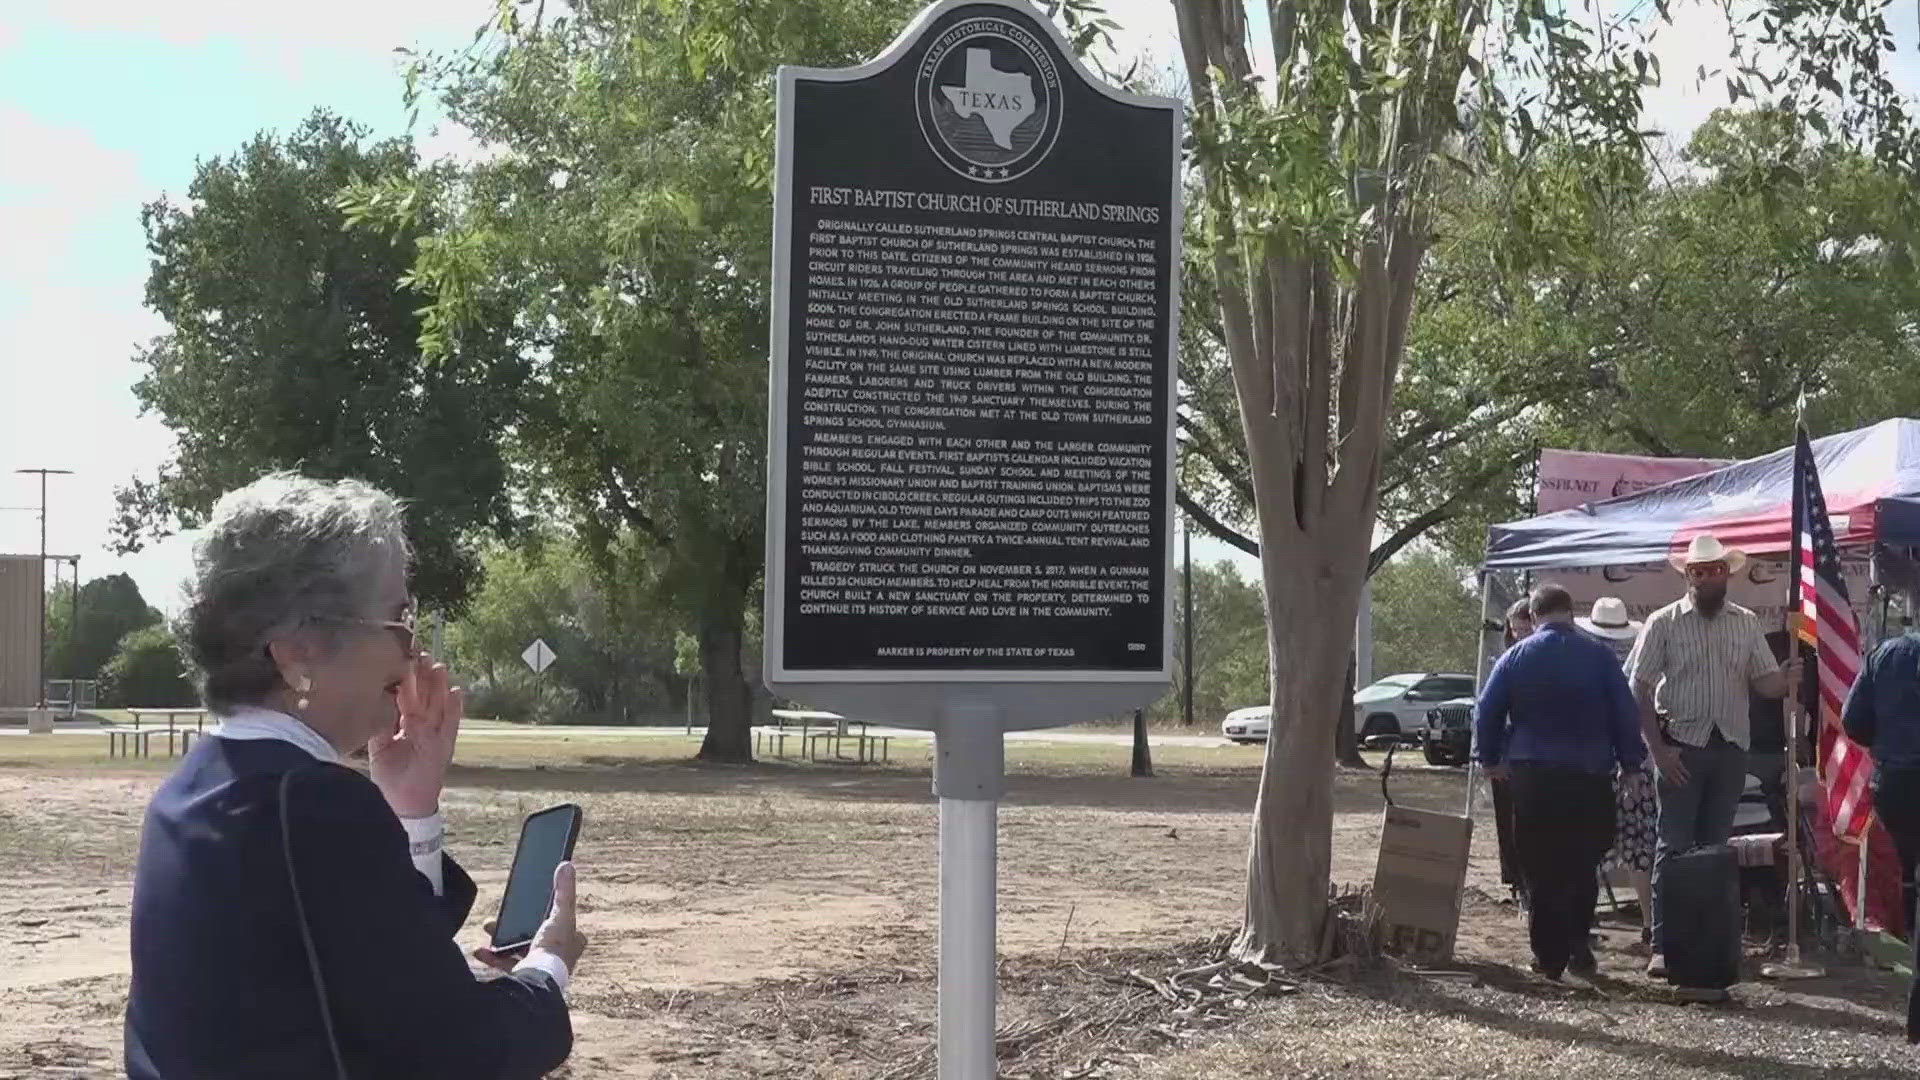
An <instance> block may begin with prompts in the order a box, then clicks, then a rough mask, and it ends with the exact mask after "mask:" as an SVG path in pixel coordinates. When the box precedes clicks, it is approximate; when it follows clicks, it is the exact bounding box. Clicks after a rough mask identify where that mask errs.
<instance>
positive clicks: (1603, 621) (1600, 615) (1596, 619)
mask: <svg viewBox="0 0 1920 1080" xmlns="http://www.w3.org/2000/svg"><path fill="white" fill-rule="evenodd" d="M1573 624H1574V625H1575V626H1578V627H1579V628H1580V629H1582V630H1585V631H1586V632H1587V633H1589V634H1592V635H1593V636H1595V637H1601V638H1606V639H1607V640H1608V641H1632V640H1633V639H1634V638H1637V637H1639V636H1640V628H1641V626H1642V625H1644V624H1642V623H1637V622H1634V621H1633V620H1632V619H1630V618H1628V617H1627V602H1626V601H1625V600H1622V599H1620V598H1619V597H1617V596H1603V597H1601V598H1600V599H1598V600H1595V601H1594V602H1593V614H1592V615H1590V616H1587V617H1584V618H1579V619H1575V620H1573Z"/></svg>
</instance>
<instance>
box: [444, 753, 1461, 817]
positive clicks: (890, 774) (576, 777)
mask: <svg viewBox="0 0 1920 1080" xmlns="http://www.w3.org/2000/svg"><path fill="white" fill-rule="evenodd" d="M1259 779H1260V774H1259V770H1258V769H1257V768H1197V767H1192V766H1163V767H1161V768H1160V769H1159V770H1158V775H1157V776H1156V777H1154V778H1152V779H1140V778H1135V777H1131V776H1128V775H1127V774H1126V772H1125V768H1124V766H1122V767H1121V768H1119V769H1116V770H1115V772H1114V774H1112V775H1106V774H1103V773H1100V772H1095V771H1092V770H1087V769H1083V768H1080V767H1077V766H1076V767H1074V768H1071V769H1050V770H1044V771H1042V770H1031V769H1026V768H1021V767H1019V766H1018V765H1016V766H1015V767H1014V768H1012V769H1010V770H1009V773H1008V776H1007V793H1006V798H1005V800H1004V801H1005V802H1006V803H1007V804H1008V805H1011V806H1074V807H1086V808H1094V809H1113V810H1151V811H1154V812H1156V813H1221V812H1231V813H1244V812H1249V811H1251V810H1252V808H1253V802H1254V794H1255V792H1256V790H1257V788H1258V784H1259ZM448 782H449V783H450V784H452V785H454V786H456V787H475V788H492V789H512V790H516V791H591V792H645V793H654V794H673V795H690V796H700V795H706V796H731V797H755V798H757V797H763V796H767V795H771V794H783V795H789V796H794V797H799V798H810V799H821V800H830V801H835V802H868V803H908V804H918V805H924V804H927V803H930V802H932V801H933V798H934V796H933V791H932V773H931V771H930V770H929V769H928V768H926V767H925V766H913V767H906V766H900V765H851V764H811V763H809V764H794V763H786V762H755V763H753V764H751V765H717V764H711V763H707V762H702V761H697V760H692V759H689V760H685V761H664V762H663V761H635V760H632V759H628V758H621V757H615V756H610V755H609V756H592V757H586V758H584V759H582V760H581V761H580V763H579V764H564V765H528V766H498V765H459V764H456V765H455V766H454V767H453V768H452V769H451V770H450V771H449V774H448ZM1464 793H1465V788H1464V783H1463V781H1462V780H1461V779H1460V778H1459V777H1458V775H1457V774H1444V773H1435V774H1432V775H1430V776H1416V777H1407V778H1401V779H1396V780H1395V782H1394V791H1393V794H1394V799H1395V801H1396V802H1398V803H1400V804H1401V805H1407V806H1429V807H1435V808H1450V807H1456V806H1458V804H1459V803H1460V801H1461V799H1462V797H1463V796H1464ZM1333 804H1334V805H1333V808H1334V811H1335V812H1336V813H1354V812H1365V811H1371V810H1378V809H1379V808H1380V807H1381V805H1382V803H1381V798H1380V788H1379V783H1378V778H1377V777H1376V776H1374V775H1373V774H1370V773H1367V772H1361V771H1358V770H1348V771H1342V772H1341V773H1339V774H1337V775H1336V777H1335V781H1334V792H1333Z"/></svg>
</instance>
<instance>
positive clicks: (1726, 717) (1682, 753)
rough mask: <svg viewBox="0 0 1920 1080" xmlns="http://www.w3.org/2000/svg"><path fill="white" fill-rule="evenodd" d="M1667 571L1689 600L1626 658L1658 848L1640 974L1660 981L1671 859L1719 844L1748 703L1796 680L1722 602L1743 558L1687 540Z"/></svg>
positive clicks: (1748, 619)
mask: <svg viewBox="0 0 1920 1080" xmlns="http://www.w3.org/2000/svg"><path fill="white" fill-rule="evenodd" d="M1671 561H1672V563H1673V565H1674V568H1675V569H1676V570H1679V571H1680V572H1681V573H1683V574H1685V575H1686V579H1687V595H1685V596H1683V597H1681V598H1680V599H1678V600H1676V601H1674V602H1673V603H1671V604H1668V605H1667V606H1666V607H1663V608H1661V609H1660V610H1658V611H1656V612H1654V613H1653V614H1652V615H1651V616H1649V617H1648V619H1647V625H1646V629H1645V630H1644V631H1642V633H1641V634H1640V640H1639V642H1638V643H1637V644H1635V645H1634V647H1633V652H1632V653H1631V654H1630V655H1629V656H1628V657H1627V677H1628V679H1629V681H1631V682H1632V684H1633V693H1634V698H1635V700H1636V701H1637V702H1638V703H1639V707H1640V727H1641V732H1642V734H1643V735H1644V736H1645V738H1646V741H1647V749H1648V750H1649V751H1650V752H1651V754H1652V756H1653V762H1654V768H1655V770H1656V772H1657V773H1658V782H1657V783H1656V784H1655V794H1656V798H1657V800H1658V804H1659V811H1660V826H1659V835H1660V839H1659V843H1658V844H1657V845H1656V847H1655V851H1654V857H1653V957H1652V960H1651V961H1650V962H1649V963H1648V964H1647V974H1648V975H1651V976H1654V977H1656V978H1659V977H1663V976H1665V975H1666V969H1667V963H1666V955H1665V953H1666V941H1665V937H1664V930H1665V923H1666V918H1665V912H1664V911H1663V908H1664V906H1665V902H1664V898H1663V890H1662V888H1661V877H1662V874H1663V871H1664V869H1665V867H1666V865H1667V863H1668V861H1669V860H1670V859H1671V858H1672V857H1673V856H1675V855H1678V854H1680V853H1681V852H1684V851H1686V850H1688V849H1689V848H1692V847H1696V846H1698V845H1702V844H1720V843H1725V842H1726V839H1727V837H1728V835H1729V834H1730V833H1731V832H1732V831H1733V816H1734V811H1735V810H1736V809H1737V807H1738V805H1739V802H1740V793H1741V791H1742V789H1744V788H1745V786H1746V781H1747V748H1748V746H1749V745H1750V744H1751V742H1752V735H1751V729H1750V727H1749V725H1748V708H1747V706H1748V701H1749V696H1750V695H1751V694H1758V695H1760V696H1762V697H1768V698H1780V697H1785V696H1786V693H1787V687H1788V686H1789V685H1791V684H1792V683H1793V682H1794V681H1795V680H1796V679H1797V678H1798V674H1799V673H1798V670H1797V669H1798V664H1797V663H1796V664H1794V665H1792V667H1793V669H1794V670H1785V669H1782V668H1781V666H1780V664H1779V663H1778V662H1777V661H1775V660H1774V658H1773V650H1772V649H1771V648H1769V647H1768V646H1767V639H1766V633H1765V630H1764V629H1763V628H1762V627H1761V625H1760V619H1759V618H1758V617H1757V616H1756V615H1754V613H1753V612H1751V611H1749V610H1747V609H1746V608H1743V607H1741V606H1740V605H1738V604H1735V603H1732V602H1730V601H1729V600H1728V599H1727V582H1728V579H1729V578H1731V577H1732V575H1734V574H1736V573H1739V572H1740V569H1741V568H1742V567H1743V566H1745V565H1746V561H1747V557H1746V554H1745V553H1744V552H1742V551H1740V550H1739V549H1738V548H1729V547H1726V546H1724V545H1723V544H1721V543H1720V541H1719V539H1718V538H1716V537H1714V536H1713V535H1712V534H1711V533H1704V534H1702V535H1700V536H1696V537H1694V538H1693V541H1692V543H1691V544H1689V545H1688V547H1687V552H1686V554H1685V555H1677V556H1674V557H1673V559H1672V560H1671Z"/></svg>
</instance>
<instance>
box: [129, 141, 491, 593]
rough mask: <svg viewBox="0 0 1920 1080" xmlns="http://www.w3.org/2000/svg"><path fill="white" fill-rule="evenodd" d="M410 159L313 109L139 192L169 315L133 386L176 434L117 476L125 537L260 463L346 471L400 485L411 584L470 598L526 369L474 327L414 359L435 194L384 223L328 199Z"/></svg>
mask: <svg viewBox="0 0 1920 1080" xmlns="http://www.w3.org/2000/svg"><path fill="white" fill-rule="evenodd" d="M414 167H415V156H414V151H413V148H412V146H411V145H410V144H409V143H407V142H406V141H405V140H390V141H386V142H380V143H375V144H371V145H369V144H368V143H367V140H366V133H365V130H364V129H362V128H359V127H357V126H355V125H353V124H350V123H347V122H344V121H342V120H340V119H338V118H337V117H334V116H332V115H330V114H328V113H325V112H316V113H315V114H314V115H313V116H312V117H311V118H309V119H308V120H307V121H306V122H305V123H304V124H302V125H301V126H300V127H299V128H297V129H296V130H295V131H294V132H293V133H292V134H290V135H288V136H286V137H285V138H276V137H274V136H271V135H268V134H262V135H259V136H257V137H256V138H254V139H253V140H252V141H250V142H249V143H247V144H246V145H245V146H243V147H241V148H240V150H239V151H238V152H236V153H234V154H233V155H232V156H230V157H224V158H212V159H209V160H205V161H202V162H201V163H200V166H199V168H198V170H197V172H196V174H195V176H194V179H193V182H192V183H191V185H190V186H189V187H188V190H187V199H186V200H185V201H184V202H181V203H175V202H173V201H170V200H168V199H165V198H162V199H160V200H157V201H155V202H153V203H152V204H150V205H148V206H147V207H146V209H145V211H144V213H143V215H142V220H143V222H144V224H145V227H146V232H147V243H148V246H149V248H150V249H151V250H152V252H153V255H154V259H153V266H152V272H151V274H150V275H149V277H148V280H147V304H148V306H149V307H151V308H152V309H153V310H154V311H155V312H156V313H158V314H159V315H160V316H161V317H162V318H164V319H165V320H166V321H167V325H168V329H167V332H166V333H165V334H163V335H161V336H160V337H159V338H157V339H155V340H154V342H153V343H152V344H151V345H150V346H149V347H148V348H146V349H144V350H142V351H141V352H140V353H139V354H138V356H137V357H136V360H137V362H138V364H139V365H140V367H141V368H142V369H143V370H144V373H143V375H142V377H141V379H140V381H139V382H138V383H137V384H136V385H135V387H134V393H135V395H136V396H137V397H138V398H139V399H140V402H141V405H142V406H143V407H144V408H146V409H148V410H151V411H153V412H155V413H157V414H158V415H159V416H160V418H161V420H162V421H164V422H165V423H166V425H167V426H168V427H169V428H170V429H171V430H172V431H173V432H174V433H175V435H176V436H177V438H178V440H179V443H178V445H179V449H178V452H177V455H176V457H175V459H174V460H173V461H171V462H169V463H166V464H165V465H163V466H162V467H161V468H160V470H159V472H158V474H157V476H155V477H154V478H152V479H148V478H145V477H141V478H136V479H135V480H134V481H133V482H132V483H131V484H130V485H129V486H128V487H127V488H125V489H123V490H122V491H121V493H120V504H121V507H120V511H121V512H120V520H119V522H118V524H117V527H116V534H117V539H118V541H119V543H120V546H121V548H122V550H133V549H136V548H138V547H139V546H140V545H141V544H142V543H143V542H144V541H145V539H147V538H148V537H151V536H158V535H164V534H165V533H166V532H168V531H169V530H171V529H172V528H173V527H174V526H175V525H176V523H177V524H184V525H187V526H192V525H195V524H197V523H198V522H199V521H200V520H202V518H203V517H204V515H205V514H206V512H207V511H208V510H209V509H210V508H211V507H212V505H213V502H214V500H216V499H217V498H218V497H219V496H220V495H221V494H222V493H223V492H225V491H228V490H231V489H232V488H235V487H238V486H240V485H242V484H245V483H247V482H248V481H250V480H252V479H254V478H255V477H256V476H258V475H260V474H261V473H263V472H266V471H269V470H272V469H296V470H299V471H301V472H304V473H306V474H308V475H311V476H317V477H329V478H331V477H349V476H350V477H357V478H360V479H364V480H367V481H370V482H372V483H374V484H376V485H378V486H380V487H382V488H384V489H386V490H389V491H392V492H394V493H395V494H398V495H401V496H404V497H405V498H406V499H407V500H408V504H409V505H408V513H407V526H408V533H409V536H410V538H411V540H412V542H413V544H414V546H415V550H416V555H417V558H416V567H415V580H414V587H415V591H416V592H417V593H418V595H419V596H420V597H421V598H422V599H423V600H424V601H426V602H427V603H428V604H430V605H435V606H448V607H458V605H459V604H460V603H462V602H464V600H465V598H466V596H467V595H468V593H469V592H470V590H471V589H472V586H473V575H474V573H475V571H476V569H477V564H476V561H475V558H474V554H473V551H472V547H471V544H470V542H469V535H470V533H472V532H473V531H474V530H476V529H491V530H494V531H497V532H501V533H504V532H507V531H509V530H511V528H512V527H513V525H514V514H513V511H512V508H511V506H510V505H509V503H508V499H507V494H506V485H507V479H508V477H507V468H506V465H505V462H504V460H503V458H502V455H501V451H500V442H501V438H502V432H503V431H504V430H506V429H507V426H508V424H509V422H510V420H511V419H512V417H513V416H514V414H515V410H516V402H517V397H518V391H519V387H520V385H521V383H522V381H523V378H524V374H525V372H524V368H525V366H526V365H525V364H524V363H523V362H522V361H521V360H519V359H517V358H516V357H515V356H514V355H513V354H510V353H505V352H502V351H500V350H499V349H496V348H493V347H492V338H491V337H490V336H489V335H487V334H484V333H474V334H471V335H469V336H468V337H467V338H466V339H464V343H463V348H462V350H461V352H460V362H459V363H455V364H445V365H440V366H436V367H428V366H424V365H422V364H421V363H420V351H419V344H418V342H419V338H420V335H421V318H420V315H419V314H418V309H420V308H421V307H422V305H423V304H424V303H425V301H426V297H425V296H424V295H423V294H421V293H419V292H416V291H415V290H414V289H413V288H412V287H410V286H409V285H408V284H407V283H406V278H407V275H408V272H409V269H410V267H411V265H412V262H413V259H414V254H415V246H416V244H418V243H420V242H423V241H424V240H426V239H427V238H429V237H430V235H431V231H432V230H433V229H434V227H435V226H436V225H437V224H438V213H437V210H436V209H435V208H432V207H424V206H418V205H416V206H415V207H413V208H412V209H413V211H414V213H413V217H412V219H411V220H410V222H409V223H408V224H407V225H406V226H404V227H399V228H396V230H395V231H394V232H393V233H392V234H391V235H386V236H382V235H375V234H372V233H369V232H364V231H361V232H349V231H348V230H347V229H346V228H345V223H344V219H343V217H342V215H341V213H340V211H339V210H338V209H337V208H336V207H335V205H334V202H335V198H336V196H337V195H338V193H339V192H340V190H341V189H342V188H344V187H345V186H346V185H347V184H348V183H350V182H351V181H353V180H354V179H355V178H357V177H362V176H373V175H381V174H387V173H396V172H398V173H405V172H408V171H411V170H412V169H413V168H414Z"/></svg>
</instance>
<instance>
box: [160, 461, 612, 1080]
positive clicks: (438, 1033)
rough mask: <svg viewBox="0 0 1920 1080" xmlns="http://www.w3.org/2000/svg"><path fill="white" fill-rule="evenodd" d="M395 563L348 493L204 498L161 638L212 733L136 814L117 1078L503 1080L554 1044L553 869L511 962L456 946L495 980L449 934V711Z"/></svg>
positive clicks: (273, 488) (257, 489)
mask: <svg viewBox="0 0 1920 1080" xmlns="http://www.w3.org/2000/svg"><path fill="white" fill-rule="evenodd" d="M408 562H409V551H408V545H407V540H406V536H405V533H404V531H403V527H402V508H401V505H400V503H399V502H398V501H397V500H395V499H394V498H393V497H392V496H389V495H387V494H385V493H384V492H381V491H378V490H376V489H374V488H372V487H369V486H368V485H366V484H362V483H359V482H357V481H351V480H344V481H338V482H327V481H317V480H310V479H306V478H302V477H298V476H293V475H289V474H284V473H282V474H273V475H269V476H265V477H262V478H261V479H259V480H257V481H255V482H254V483H252V484H249V485H248V486H246V487H244V488H241V489H240V490H238V491H234V492H230V493H229V494H227V495H226V496H224V497H223V498H222V499H220V501H219V503H218V504H217V505H216V506H215V507H214V511H213V515H212V519H211V520H210V521H209V522H208V524H207V527H206V530H205V533H204V536H203V537H202V539H201V540H200V541H199V543H198V545H197V547H196V549H195V552H194V576H193V579H192V582H191V585H190V601H191V603H190V606H189V607H188V609H187V612H186V614H185V615H184V617H183V619H182V624H181V627H180V631H181V632H180V637H181V641H182V647H183V649H184V651H185V652H186V653H187V654H188V656H189V658H190V659H191V660H192V661H193V663H194V665H195V666H196V667H197V668H198V670H199V673H200V677H201V680H202V690H203V694H204V697H205V700H206V703H207V706H208V708H209V709H210V710H212V711H213V712H214V713H215V714H217V715H218V716H219V717H220V719H221V724H220V727H219V728H218V729H217V730H216V731H215V732H214V733H213V737H211V738H207V739H203V740H201V741H200V742H199V743H198V744H196V745H195V746H194V748H193V750H192V751H191V752H190V753H189V754H187V756H186V757H185V759H184V760H183V761H182V762H181V764H180V767H179V768H178V770H177V771H175V772H174V774H173V775H172V776H170V777H168V778H167V780H166V781H165V783H163V784H162V785H161V786H160V789H159V790H158V791H157V792H156V793H155V794H154V797H153V801H152V803H151V804H150V805H149V806H148V808H147V815H146V823H145V827H144V829H143V831H142V833H141V838H140V856H139V861H138V865H137V869H136V872H135V877H134V887H133V920H132V951H133V981H132V986H131V989H130V991H129V994H128V998H127V1016H126V1067H127V1075H128V1076H129V1077H130V1078H131V1080H229V1078H232V1080H238V1078H242V1077H273V1078H276V1080H304V1078H315V1080H343V1078H349V1077H350V1078H352V1080H376V1078H387V1077H391V1078H395V1080H399V1078H407V1080H427V1078H434V1077H446V1078H453V1077H459V1078H461V1080H480V1078H496V1080H517V1078H521V1077H538V1076H542V1075H544V1074H546V1073H547V1072H549V1071H550V1070H552V1069H554V1068H556V1067H557V1066H559V1065H560V1063H561V1062H563V1061H565V1060H566V1058H567V1055H568V1054H569V1052H571V1050H572V1046H573V1030H572V1025H571V1021H570V1019H569V1017H568V1012H567V1003H566V1000H565V998H564V997H563V994H564V992H565V990H566V986H567V982H568V980H569V979H570V978H571V976H572V972H573V970H574V969H575V967H576V966H577V965H578V963H579V960H580V956H581V953H582V952H583V950H584V949H585V947H586V944H585V940H584V939H583V938H582V937H581V936H580V934H579V932H578V931H577V930H576V928H575V925H574V877H573V867H572V865H571V864H563V865H562V866H561V867H560V869H559V871H558V872H556V874H555V875H554V903H553V908H552V910H551V912H550V914H549V916H548V918H547V921H546V923H545V924H544V925H542V926H541V928H540V930H539V932H538V934H537V935H536V936H535V938H534V941H533V944H532V946H531V948H530V949H529V950H528V951H527V954H526V956H525V957H524V958H519V959H517V960H516V959H509V958H505V957H501V956H497V955H494V954H492V953H490V952H488V951H487V950H484V949H483V950H480V951H479V952H478V953H476V954H475V955H476V959H478V960H479V961H481V963H482V964H483V965H486V966H490V967H493V968H497V969H499V970H500V971H501V972H502V973H503V974H499V975H497V976H495V977H492V978H480V977H477V976H476V974H475V972H474V969H473V968H472V967H470V966H469V965H468V962H467V958H466V957H465V956H464V955H463V954H462V953H461V951H460V948H459V946H458V945H456V944H455V942H454V934H455V933H456V932H457V931H458V930H459V929H460V927H461V925H462V924H464V923H465V921H466V918H467V914H468V911H469V909H470V908H471V907H472V905H473V900H474V885H473V881H472V879H470V878H469V877H468V876H467V875H466V873H465V872H464V871H462V870H461V869H460V866H459V864H458V863H456V862H454V861H453V859H452V858H451V857H450V856H448V855H447V854H446V853H445V852H443V851H442V850H441V848H442V844H443V840H444V836H445V829H444V826H443V823H442V818H441V815H440V791H441V787H442V785H443V783H444V782H445V779H446V771H447V766H448V765H449V763H451V761H452V760H453V748H454V739H455V736H456V734H457V733H458V731H459V727H460V718H461V707H462V699H461V693H460V691H459V690H458V689H455V688H452V687H450V686H449V680H448V675H447V670H446V668H445V667H444V666H443V665H439V664H436V663H434V662H433V660H432V658H431V657H429V656H425V655H422V654H420V653H419V651H418V650H417V649H416V648H415V643H414V634H413V623H412V618H411V611H412V604H411V601H410V599H409V596H408V589H407V570H408ZM362 756H364V757H365V759H366V765H367V768H366V771H365V772H362V771H360V770H359V769H356V768H354V767H351V766H349V765H348V764H346V762H347V761H348V760H350V759H355V758H359V757H362Z"/></svg>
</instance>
